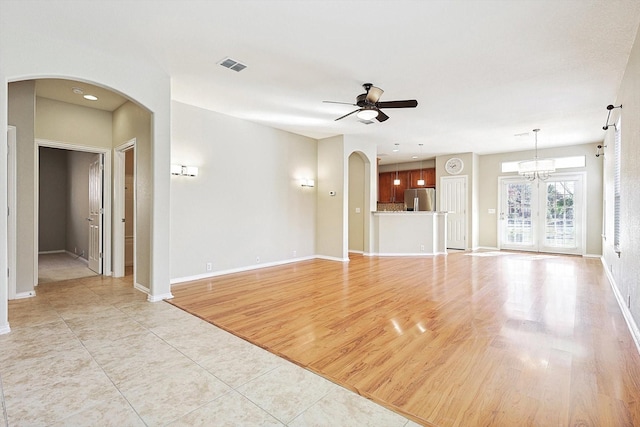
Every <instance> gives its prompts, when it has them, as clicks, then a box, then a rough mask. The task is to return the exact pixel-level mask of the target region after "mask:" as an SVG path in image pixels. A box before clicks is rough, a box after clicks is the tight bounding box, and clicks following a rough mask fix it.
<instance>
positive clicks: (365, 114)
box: [356, 108, 378, 120]
mask: <svg viewBox="0 0 640 427" xmlns="http://www.w3.org/2000/svg"><path fill="white" fill-rule="evenodd" d="M356 116H357V117H358V118H359V119H361V120H373V119H375V118H376V117H378V110H374V109H373V108H363V109H362V110H360V111H358V112H357V113H356Z"/></svg>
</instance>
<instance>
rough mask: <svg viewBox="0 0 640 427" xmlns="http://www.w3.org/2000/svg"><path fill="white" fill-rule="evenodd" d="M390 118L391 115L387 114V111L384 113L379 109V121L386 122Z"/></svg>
mask: <svg viewBox="0 0 640 427" xmlns="http://www.w3.org/2000/svg"><path fill="white" fill-rule="evenodd" d="M388 118H389V116H387V115H386V114H385V113H383V112H382V111H380V110H378V116H377V117H376V119H377V120H378V121H379V122H384V121H385V120H387V119H388Z"/></svg>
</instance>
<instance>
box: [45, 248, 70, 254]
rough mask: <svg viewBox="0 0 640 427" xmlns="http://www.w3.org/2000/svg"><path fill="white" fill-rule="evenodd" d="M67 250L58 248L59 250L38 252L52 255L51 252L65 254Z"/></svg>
mask: <svg viewBox="0 0 640 427" xmlns="http://www.w3.org/2000/svg"><path fill="white" fill-rule="evenodd" d="M65 252H67V251H65V250H64V249H58V250H57V251H41V252H38V255H50V254H63V253H65Z"/></svg>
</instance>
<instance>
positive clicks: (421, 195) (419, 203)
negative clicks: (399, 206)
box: [404, 188, 436, 211]
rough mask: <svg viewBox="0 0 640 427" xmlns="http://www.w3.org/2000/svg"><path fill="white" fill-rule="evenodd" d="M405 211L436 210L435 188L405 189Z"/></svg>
mask: <svg viewBox="0 0 640 427" xmlns="http://www.w3.org/2000/svg"><path fill="white" fill-rule="evenodd" d="M404 210H405V211H435V210H436V190H435V188H410V189H408V190H404Z"/></svg>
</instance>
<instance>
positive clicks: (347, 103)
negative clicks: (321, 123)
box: [322, 101, 357, 107]
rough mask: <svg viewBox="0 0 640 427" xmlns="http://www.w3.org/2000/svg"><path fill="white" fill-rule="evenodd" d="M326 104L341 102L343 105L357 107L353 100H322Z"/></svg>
mask: <svg viewBox="0 0 640 427" xmlns="http://www.w3.org/2000/svg"><path fill="white" fill-rule="evenodd" d="M322 102H324V103H326V104H343V105H353V106H354V107H357V105H356V104H354V103H353V102H340V101H322Z"/></svg>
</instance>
